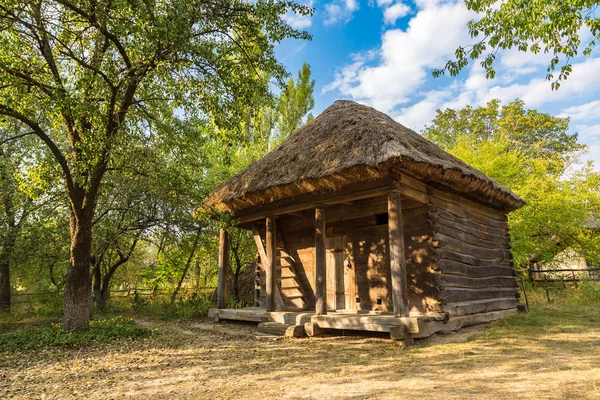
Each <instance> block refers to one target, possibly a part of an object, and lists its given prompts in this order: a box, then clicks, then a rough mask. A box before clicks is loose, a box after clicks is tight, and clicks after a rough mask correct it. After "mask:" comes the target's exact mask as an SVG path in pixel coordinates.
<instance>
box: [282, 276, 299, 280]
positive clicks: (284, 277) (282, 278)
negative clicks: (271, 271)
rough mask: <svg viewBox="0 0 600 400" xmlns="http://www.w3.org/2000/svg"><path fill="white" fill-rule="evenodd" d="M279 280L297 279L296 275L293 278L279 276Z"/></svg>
mask: <svg viewBox="0 0 600 400" xmlns="http://www.w3.org/2000/svg"><path fill="white" fill-rule="evenodd" d="M277 279H279V280H282V279H296V275H292V276H278V277H277Z"/></svg>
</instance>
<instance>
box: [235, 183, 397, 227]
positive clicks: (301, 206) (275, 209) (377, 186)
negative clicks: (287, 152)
mask: <svg viewBox="0 0 600 400" xmlns="http://www.w3.org/2000/svg"><path fill="white" fill-rule="evenodd" d="M389 183H390V181H389V180H388V179H385V180H378V181H374V182H362V183H360V184H359V183H356V184H352V185H349V187H348V188H346V189H342V190H340V191H332V192H329V193H308V194H304V195H300V196H297V197H291V198H286V199H282V200H277V201H274V202H272V203H269V204H262V205H261V206H260V207H252V208H250V209H247V210H241V211H240V212H239V213H235V217H236V218H237V219H238V220H239V223H240V224H243V223H246V222H252V221H256V220H260V219H264V218H265V217H266V216H267V215H269V214H271V215H283V214H290V213H295V212H299V211H303V210H308V209H313V208H315V207H316V206H317V205H333V204H344V203H348V202H353V201H355V200H360V199H367V198H371V197H376V196H381V195H384V194H386V193H388V192H389V191H390V186H389Z"/></svg>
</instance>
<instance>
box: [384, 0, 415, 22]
mask: <svg viewBox="0 0 600 400" xmlns="http://www.w3.org/2000/svg"><path fill="white" fill-rule="evenodd" d="M409 12H410V7H409V6H407V5H406V4H403V3H396V4H394V5H393V6H391V7H388V8H386V9H385V11H384V13H383V21H384V22H385V23H386V24H390V25H393V24H395V23H396V21H397V20H398V18H402V17H404V16H406V15H408V13H409Z"/></svg>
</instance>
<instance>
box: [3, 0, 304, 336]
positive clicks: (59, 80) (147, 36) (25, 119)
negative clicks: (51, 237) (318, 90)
mask: <svg viewBox="0 0 600 400" xmlns="http://www.w3.org/2000/svg"><path fill="white" fill-rule="evenodd" d="M288 10H292V11H295V12H297V13H300V14H305V15H306V14H309V13H311V12H312V10H311V9H310V8H309V7H305V6H300V5H298V4H296V3H293V2H291V1H287V0H282V1H265V0H259V1H256V2H245V1H241V0H225V1H219V2H212V3H207V2H204V1H198V0H190V1H185V2H183V1H182V2H176V1H173V2H171V1H167V2H156V1H138V0H133V1H131V0H118V1H113V0H111V1H108V0H40V1H34V2H22V1H18V0H1V1H0V26H1V29H0V116H4V117H5V118H8V119H11V120H14V121H18V122H20V123H21V124H23V125H24V126H26V127H27V128H28V129H29V130H30V131H31V132H32V133H33V134H34V135H35V136H37V137H38V138H39V139H40V140H41V141H42V142H43V143H44V144H45V145H46V146H47V148H48V149H49V151H50V152H51V153H52V155H53V157H54V159H55V162H56V164H55V165H56V167H57V168H58V169H59V170H60V173H61V175H62V179H63V182H64V185H65V188H66V189H65V190H66V192H67V196H68V199H69V215H70V239H71V250H70V261H69V266H68V269H67V274H66V278H65V286H64V321H63V326H64V328H65V329H67V330H86V329H87V328H88V326H89V319H88V316H89V311H90V310H89V299H90V290H91V289H90V260H91V251H92V225H93V220H94V214H95V211H96V205H97V203H98V200H99V194H100V189H101V183H102V182H103V180H104V177H105V174H106V173H107V171H108V170H109V169H110V168H111V163H113V162H114V161H115V159H118V157H119V155H122V154H126V153H127V152H126V150H127V148H128V146H129V145H130V143H132V142H133V141H136V140H137V141H139V142H143V141H144V140H145V139H146V138H147V137H148V135H152V134H159V135H176V132H172V131H169V132H164V131H161V130H153V129H151V128H149V125H151V124H152V122H151V121H157V120H168V119H172V118H173V113H174V110H183V111H184V112H190V113H191V112H193V111H194V110H197V112H196V114H199V115H208V114H212V115H214V116H215V118H216V120H215V121H216V122H218V123H221V124H226V123H228V122H231V121H236V119H237V118H236V117H237V116H238V115H239V110H240V105H243V104H247V103H248V101H249V100H250V99H251V98H252V96H255V95H256V94H257V93H262V94H264V95H265V96H266V95H267V93H268V84H267V82H266V80H265V79H263V78H262V75H261V74H258V73H257V71H258V70H260V71H266V72H268V75H269V76H272V77H274V78H275V79H277V80H281V79H282V78H283V77H284V75H285V70H284V68H283V66H281V65H280V64H279V63H278V62H277V60H276V58H275V56H274V51H273V43H274V42H278V41H280V40H282V39H284V38H286V37H293V38H308V37H309V36H308V34H307V33H305V32H299V31H297V30H294V29H292V28H291V27H290V26H289V25H287V24H286V23H285V22H284V21H283V20H282V19H281V16H282V15H283V14H285V13H286V12H287V11H288Z"/></svg>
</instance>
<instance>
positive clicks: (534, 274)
mask: <svg viewBox="0 0 600 400" xmlns="http://www.w3.org/2000/svg"><path fill="white" fill-rule="evenodd" d="M527 274H528V276H529V282H531V283H535V282H545V283H549V282H561V283H567V282H574V283H577V282H581V281H583V280H587V281H600V268H584V269H579V268H562V269H535V268H529V269H528V270H527Z"/></svg>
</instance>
